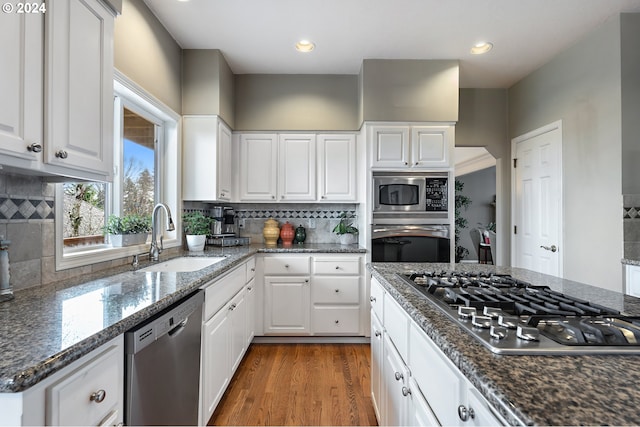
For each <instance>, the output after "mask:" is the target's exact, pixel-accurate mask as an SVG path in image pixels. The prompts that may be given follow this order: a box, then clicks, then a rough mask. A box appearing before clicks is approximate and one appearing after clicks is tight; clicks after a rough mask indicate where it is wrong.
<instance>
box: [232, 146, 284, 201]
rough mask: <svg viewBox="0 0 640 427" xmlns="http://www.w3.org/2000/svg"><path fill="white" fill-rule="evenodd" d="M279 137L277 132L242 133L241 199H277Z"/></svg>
mask: <svg viewBox="0 0 640 427" xmlns="http://www.w3.org/2000/svg"><path fill="white" fill-rule="evenodd" d="M277 142H278V139H277V136H276V135H275V134H243V135H240V195H239V197H240V200H241V201H263V202H265V201H268V202H273V201H275V200H276V191H277V187H276V185H277V180H276V179H277V172H278V171H277V161H278V157H277V156H278V144H277Z"/></svg>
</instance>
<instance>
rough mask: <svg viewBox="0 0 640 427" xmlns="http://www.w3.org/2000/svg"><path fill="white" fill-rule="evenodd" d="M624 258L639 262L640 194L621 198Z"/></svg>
mask: <svg viewBox="0 0 640 427" xmlns="http://www.w3.org/2000/svg"><path fill="white" fill-rule="evenodd" d="M622 204H623V208H622V218H623V219H622V221H623V230H624V258H625V259H630V260H640V194H624V195H623V196H622Z"/></svg>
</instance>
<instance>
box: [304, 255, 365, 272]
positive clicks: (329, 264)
mask: <svg viewBox="0 0 640 427" xmlns="http://www.w3.org/2000/svg"><path fill="white" fill-rule="evenodd" d="M313 272H314V274H335V275H346V274H349V275H351V274H353V275H358V274H360V259H359V258H354V259H344V258H343V259H337V258H315V259H314V261H313Z"/></svg>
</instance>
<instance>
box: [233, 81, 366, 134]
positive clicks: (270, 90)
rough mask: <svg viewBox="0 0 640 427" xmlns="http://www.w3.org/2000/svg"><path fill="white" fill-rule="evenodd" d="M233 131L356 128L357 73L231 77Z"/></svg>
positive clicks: (339, 129) (358, 124)
mask: <svg viewBox="0 0 640 427" xmlns="http://www.w3.org/2000/svg"><path fill="white" fill-rule="evenodd" d="M235 81H236V86H235V96H236V98H235V104H236V109H235V127H234V129H235V130H240V131H249V130H294V131H295V130H336V131H341V130H357V129H359V128H360V123H359V122H358V76H356V75H297V74H296V75H294V74H274V75H270V74H269V75H267V74H240V75H236V76H235Z"/></svg>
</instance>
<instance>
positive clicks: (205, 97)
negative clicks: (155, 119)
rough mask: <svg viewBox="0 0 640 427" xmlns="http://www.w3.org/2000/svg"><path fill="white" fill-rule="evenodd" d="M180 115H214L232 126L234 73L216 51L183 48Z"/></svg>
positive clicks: (233, 124)
mask: <svg viewBox="0 0 640 427" xmlns="http://www.w3.org/2000/svg"><path fill="white" fill-rule="evenodd" d="M182 114H183V115H187V114H215V115H218V116H220V117H222V119H223V120H224V121H225V122H226V123H227V124H228V125H229V126H231V128H234V127H235V76H234V75H233V73H232V72H231V68H229V64H228V63H227V61H226V59H225V57H224V55H222V53H221V52H220V51H219V50H217V49H214V50H209V49H207V50H204V49H186V50H183V51H182Z"/></svg>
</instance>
